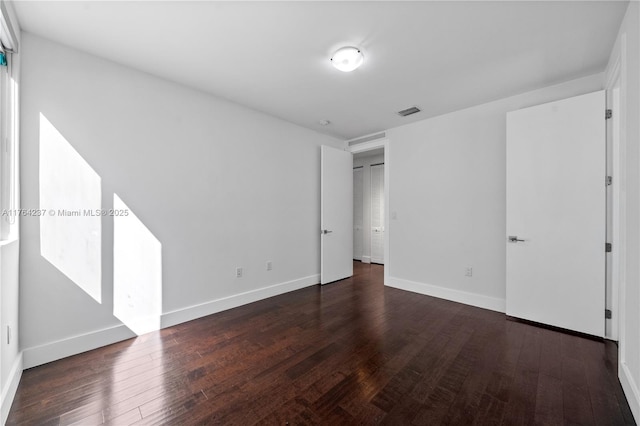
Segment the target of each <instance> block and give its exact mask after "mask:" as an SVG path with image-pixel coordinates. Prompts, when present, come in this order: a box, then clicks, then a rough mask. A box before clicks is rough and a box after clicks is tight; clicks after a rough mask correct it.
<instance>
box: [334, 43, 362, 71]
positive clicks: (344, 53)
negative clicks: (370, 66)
mask: <svg viewBox="0 0 640 426" xmlns="http://www.w3.org/2000/svg"><path fill="white" fill-rule="evenodd" d="M363 62H364V55H363V54H362V52H361V51H360V49H358V48H357V47H352V46H347V47H343V48H340V49H338V50H336V53H334V54H333V56H332V57H331V63H332V64H333V66H334V67H336V68H337V69H339V70H340V71H343V72H351V71H353V70H355V69H356V68H358V67H359V66H360V65H362V63H363Z"/></svg>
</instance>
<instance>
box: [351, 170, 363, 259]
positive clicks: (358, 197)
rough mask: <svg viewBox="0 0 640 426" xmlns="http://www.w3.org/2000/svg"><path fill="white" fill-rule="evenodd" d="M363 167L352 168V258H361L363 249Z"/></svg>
mask: <svg viewBox="0 0 640 426" xmlns="http://www.w3.org/2000/svg"><path fill="white" fill-rule="evenodd" d="M363 170H364V169H363V167H362V166H360V167H356V168H354V169H353V259H354V260H362V252H363V250H364V236H363V235H362V231H363V229H364V172H363Z"/></svg>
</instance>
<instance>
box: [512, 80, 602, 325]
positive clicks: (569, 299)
mask: <svg viewBox="0 0 640 426" xmlns="http://www.w3.org/2000/svg"><path fill="white" fill-rule="evenodd" d="M604 111H605V93H604V91H601V92H595V93H590V94H587V95H582V96H577V97H574V98H570V99H565V100H562V101H557V102H551V103H548V104H544V105H538V106H535V107H531V108H526V109H522V110H519V111H514V112H510V113H508V114H507V243H506V244H507V315H510V316H514V317H518V318H523V319H527V320H531V321H536V322H540V323H544V324H549V325H553V326H557V327H562V328H565V329H569V330H574V331H578V332H582V333H587V334H591V335H595V336H603V335H604V324H605V321H604V307H605V305H604V296H605V269H604V268H605V247H604V246H605V223H606V222H605V117H604Z"/></svg>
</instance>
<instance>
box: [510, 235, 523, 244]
mask: <svg viewBox="0 0 640 426" xmlns="http://www.w3.org/2000/svg"><path fill="white" fill-rule="evenodd" d="M509 242H510V243H517V242H524V240H521V239H519V238H518V236H517V235H509Z"/></svg>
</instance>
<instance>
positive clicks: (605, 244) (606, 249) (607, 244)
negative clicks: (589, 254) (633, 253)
mask: <svg viewBox="0 0 640 426" xmlns="http://www.w3.org/2000/svg"><path fill="white" fill-rule="evenodd" d="M604 251H605V252H606V253H611V243H604Z"/></svg>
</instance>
